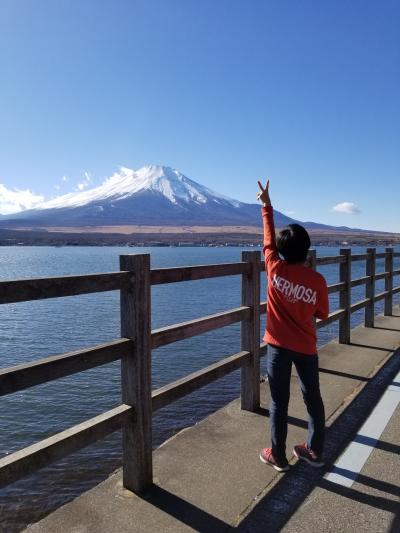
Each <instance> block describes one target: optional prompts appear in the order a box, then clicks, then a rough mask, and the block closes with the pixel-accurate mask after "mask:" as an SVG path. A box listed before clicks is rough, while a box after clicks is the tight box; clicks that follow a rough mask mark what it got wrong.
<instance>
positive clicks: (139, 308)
mask: <svg viewBox="0 0 400 533" xmlns="http://www.w3.org/2000/svg"><path fill="white" fill-rule="evenodd" d="M120 268H121V270H128V271H130V272H131V273H132V277H131V282H130V285H129V287H128V288H126V289H123V290H121V336H122V337H127V338H129V339H132V340H133V341H134V342H133V349H132V351H131V353H130V354H129V355H128V356H125V357H123V358H122V363H121V388H122V401H123V403H125V404H127V405H131V406H133V408H134V414H133V416H132V417H131V418H130V419H129V422H127V423H126V424H125V425H124V427H123V430H122V447H123V484H124V487H125V488H127V489H129V490H131V491H133V492H135V493H140V492H142V491H143V490H145V489H147V488H149V487H150V486H151V485H152V482H153V467H152V404H151V297H150V255H149V254H142V255H122V256H120Z"/></svg>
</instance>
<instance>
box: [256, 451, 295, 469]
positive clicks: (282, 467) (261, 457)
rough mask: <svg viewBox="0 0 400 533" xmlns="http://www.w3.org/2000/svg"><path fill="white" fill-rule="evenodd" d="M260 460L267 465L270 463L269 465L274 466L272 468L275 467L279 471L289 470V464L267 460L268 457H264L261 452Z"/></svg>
mask: <svg viewBox="0 0 400 533" xmlns="http://www.w3.org/2000/svg"><path fill="white" fill-rule="evenodd" d="M260 461H261V462H262V463H264V464H265V465H269V466H272V468H275V470H276V471H277V472H287V471H288V470H289V465H287V466H278V465H274V463H270V462H269V461H267V460H266V459H264V457H263V456H262V455H261V453H260Z"/></svg>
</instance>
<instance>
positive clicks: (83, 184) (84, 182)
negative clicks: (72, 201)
mask: <svg viewBox="0 0 400 533" xmlns="http://www.w3.org/2000/svg"><path fill="white" fill-rule="evenodd" d="M83 174H84V176H85V177H84V179H83V180H82V181H81V182H80V183H78V185H77V188H76V190H77V191H83V190H85V189H87V188H88V187H89V185H90V184H91V183H92V176H91V174H90V172H84V173H83Z"/></svg>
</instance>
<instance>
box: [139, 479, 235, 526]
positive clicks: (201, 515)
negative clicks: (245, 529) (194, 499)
mask: <svg viewBox="0 0 400 533" xmlns="http://www.w3.org/2000/svg"><path fill="white" fill-rule="evenodd" d="M141 499H142V500H145V501H147V502H148V503H150V504H151V505H154V506H155V507H157V509H161V510H162V511H164V512H165V513H167V514H169V515H171V516H173V517H174V518H175V519H176V520H178V521H179V522H181V523H182V524H185V525H187V526H189V527H190V528H192V529H193V530H194V531H210V532H211V531H215V532H223V531H228V530H229V529H231V526H230V524H228V523H227V522H224V521H223V520H220V519H219V518H217V517H216V516H213V515H211V514H210V513H207V512H206V511H203V510H202V509H200V508H199V507H196V506H195V505H193V504H192V503H190V502H188V501H186V500H184V499H183V498H180V497H179V496H177V495H176V494H172V493H171V492H169V491H167V490H165V489H163V488H161V487H160V486H158V485H153V487H152V488H151V489H150V490H149V491H148V492H147V494H146V495H144V496H141Z"/></svg>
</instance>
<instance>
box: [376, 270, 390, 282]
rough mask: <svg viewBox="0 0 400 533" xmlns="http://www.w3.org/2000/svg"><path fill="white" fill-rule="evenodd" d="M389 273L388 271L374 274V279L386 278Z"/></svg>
mask: <svg viewBox="0 0 400 533" xmlns="http://www.w3.org/2000/svg"><path fill="white" fill-rule="evenodd" d="M389 275H390V273H389V272H380V273H379V274H375V281H378V279H386V278H387V277H388V276H389Z"/></svg>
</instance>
